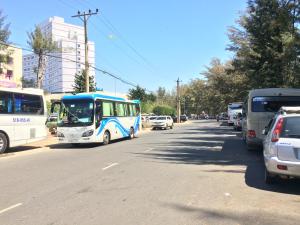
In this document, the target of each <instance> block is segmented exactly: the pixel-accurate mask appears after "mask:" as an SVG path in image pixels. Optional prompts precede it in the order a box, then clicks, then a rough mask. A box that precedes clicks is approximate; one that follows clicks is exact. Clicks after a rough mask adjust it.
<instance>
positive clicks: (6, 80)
mask: <svg viewBox="0 0 300 225" xmlns="http://www.w3.org/2000/svg"><path fill="white" fill-rule="evenodd" d="M0 55H1V56H3V57H7V60H5V61H6V62H5V63H4V62H2V63H0V87H12V88H14V87H22V50H21V49H19V48H15V47H13V46H12V47H8V48H7V49H5V50H1V51H0Z"/></svg>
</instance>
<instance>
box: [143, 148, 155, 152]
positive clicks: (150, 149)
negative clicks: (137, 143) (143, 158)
mask: <svg viewBox="0 0 300 225" xmlns="http://www.w3.org/2000/svg"><path fill="white" fill-rule="evenodd" d="M153 149H154V148H148V149H147V150H145V151H144V152H150V151H152V150H153Z"/></svg>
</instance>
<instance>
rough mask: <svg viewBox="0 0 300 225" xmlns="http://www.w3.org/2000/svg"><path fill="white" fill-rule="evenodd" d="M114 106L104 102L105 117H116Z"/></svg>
mask: <svg viewBox="0 0 300 225" xmlns="http://www.w3.org/2000/svg"><path fill="white" fill-rule="evenodd" d="M114 108H115V107H114V104H113V103H112V102H103V105H102V113H103V116H114Z"/></svg>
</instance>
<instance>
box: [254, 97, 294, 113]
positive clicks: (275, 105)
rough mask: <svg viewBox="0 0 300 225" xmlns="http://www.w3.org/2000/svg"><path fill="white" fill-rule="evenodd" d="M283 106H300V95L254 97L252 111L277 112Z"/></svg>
mask: <svg viewBox="0 0 300 225" xmlns="http://www.w3.org/2000/svg"><path fill="white" fill-rule="evenodd" d="M281 106H300V97H298V96H274V97H254V98H253V99H252V112H277V111H278V110H279V109H280V107H281Z"/></svg>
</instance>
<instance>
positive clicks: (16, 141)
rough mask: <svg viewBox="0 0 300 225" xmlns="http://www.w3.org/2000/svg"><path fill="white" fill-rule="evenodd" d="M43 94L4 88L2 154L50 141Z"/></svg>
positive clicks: (1, 91) (1, 96) (0, 102)
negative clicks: (9, 150) (28, 145)
mask: <svg viewBox="0 0 300 225" xmlns="http://www.w3.org/2000/svg"><path fill="white" fill-rule="evenodd" d="M46 119H47V107H46V102H45V100H44V94H43V90H40V89H31V88H30V89H29V88H28V89H15V88H0V153H3V152H5V151H6V150H7V149H8V148H9V147H15V146H18V145H23V144H27V143H30V142H33V141H38V140H41V139H44V138H46V136H47V130H46V126H45V122H46Z"/></svg>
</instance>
